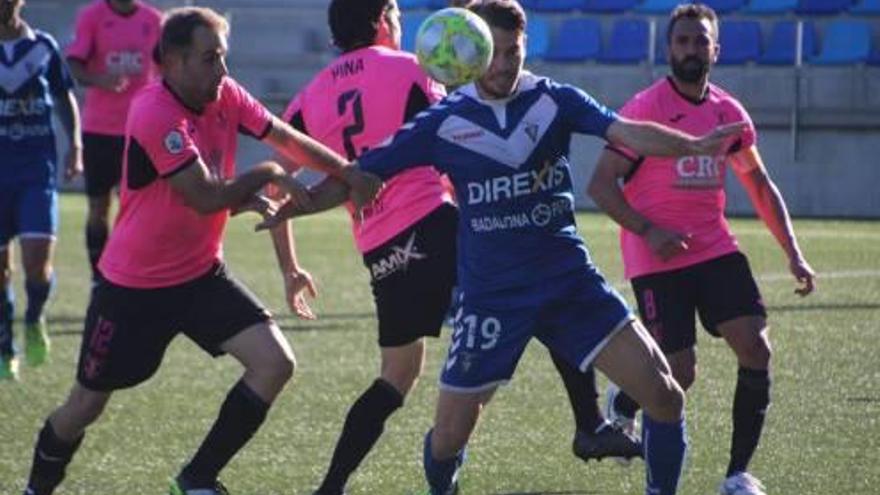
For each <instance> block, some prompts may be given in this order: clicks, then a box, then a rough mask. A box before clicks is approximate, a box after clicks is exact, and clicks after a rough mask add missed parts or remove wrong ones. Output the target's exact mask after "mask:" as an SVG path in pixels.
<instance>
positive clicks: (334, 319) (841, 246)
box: [0, 195, 880, 495]
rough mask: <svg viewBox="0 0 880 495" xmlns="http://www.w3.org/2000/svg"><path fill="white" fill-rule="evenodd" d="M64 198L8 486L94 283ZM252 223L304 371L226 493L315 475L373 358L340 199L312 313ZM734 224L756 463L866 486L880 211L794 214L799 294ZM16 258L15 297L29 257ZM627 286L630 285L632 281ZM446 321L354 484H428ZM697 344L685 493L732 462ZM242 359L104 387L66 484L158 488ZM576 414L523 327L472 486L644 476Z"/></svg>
mask: <svg viewBox="0 0 880 495" xmlns="http://www.w3.org/2000/svg"><path fill="white" fill-rule="evenodd" d="M61 205H62V231H61V234H60V242H59V246H58V253H57V263H56V265H57V274H58V290H57V292H56V293H55V295H54V297H53V300H52V301H51V303H50V306H49V309H48V316H49V321H50V324H51V329H52V331H53V332H54V335H55V336H54V350H53V355H52V361H51V363H50V364H48V365H46V366H44V367H42V368H39V369H29V368H23V370H22V371H23V373H22V381H21V382H19V383H11V382H4V383H0V494H18V493H21V488H22V487H23V484H24V481H25V477H26V475H27V470H28V468H29V465H30V457H31V448H32V442H33V439H34V436H35V434H36V432H37V430H38V429H39V427H40V426H41V423H42V421H43V419H44V418H45V416H46V415H47V414H48V412H49V411H50V410H51V409H52V408H53V407H55V406H56V405H57V404H58V403H59V402H60V401H61V400H62V399H63V398H64V395H65V394H66V392H67V390H68V389H69V387H70V385H71V383H72V382H73V378H74V369H75V364H76V355H77V350H78V348H79V343H80V331H81V325H82V316H83V313H84V310H85V306H86V302H87V296H88V292H89V290H88V287H89V281H88V269H87V263H86V258H85V249H84V247H83V244H84V243H83V239H82V237H83V236H82V223H83V218H84V216H85V200H84V198H83V197H82V196H73V195H66V196H64V197H63V199H62V203H61ZM579 220H580V227H581V231H582V233H583V234H584V236H585V237H586V238H587V240H588V243H589V245H590V248H591V250H592V252H593V254H594V257H595V259H596V261H597V263H598V264H599V266H600V267H602V268H603V270H604V271H605V273H606V274H607V275H608V276H609V278H610V279H611V280H612V281H615V283H616V284H617V286H618V287H621V288H624V289H625V288H626V286H625V285H624V284H623V283H622V276H621V273H622V270H621V263H620V255H619V250H618V248H617V238H616V230H615V228H614V226H613V225H612V224H611V223H610V221H608V220H607V219H606V218H605V217H602V216H598V215H592V214H585V215H581V216H580V217H579ZM254 222H255V217H250V218H243V219H236V220H235V221H234V222H233V223H232V224H231V225H230V228H229V232H228V235H227V242H226V256H227V260H228V262H229V264H230V266H231V267H232V270H233V272H235V273H236V274H237V275H238V276H239V277H240V278H241V279H243V280H244V281H245V282H246V283H247V284H248V285H249V286H250V287H251V288H253V289H254V290H255V292H256V293H257V294H258V295H260V296H261V297H262V298H263V299H264V301H265V302H266V303H267V304H268V305H269V306H270V307H271V308H273V309H274V310H275V311H276V312H277V313H278V314H279V319H280V321H281V323H282V326H283V327H284V330H285V334H286V336H287V338H288V339H290V341H291V342H292V344H293V346H294V349H295V351H296V354H297V358H298V370H297V374H296V376H295V378H294V381H293V383H292V384H291V385H290V386H289V387H288V388H287V389H286V391H285V392H284V393H283V394H282V395H281V397H280V398H279V400H278V402H277V403H276V405H275V407H274V408H273V410H272V411H271V413H270V416H269V419H268V420H267V422H266V424H265V425H264V427H263V429H262V430H261V431H260V432H259V433H258V435H257V436H256V437H255V438H254V440H253V441H252V442H251V444H250V445H249V446H248V447H247V448H246V449H245V450H244V451H243V452H242V453H241V454H240V455H239V456H238V457H237V458H236V459H235V460H234V461H233V462H232V463H231V465H230V466H229V467H228V468H227V469H226V470H225V471H224V476H223V479H224V480H225V482H226V484H227V485H228V486H229V487H230V489H231V490H232V492H233V493H235V494H248V495H264V494H282V493H283V494H309V493H311V489H313V488H314V487H315V486H316V485H317V483H318V482H319V480H320V478H321V476H322V474H323V472H324V469H325V468H326V465H327V463H328V460H329V457H330V454H331V452H332V448H333V445H334V442H335V440H336V437H337V435H338V432H339V430H340V427H341V423H342V420H343V418H344V415H345V413H346V411H347V409H348V407H349V405H350V404H351V402H352V401H353V400H354V399H355V398H356V397H357V396H358V395H359V394H360V393H361V391H362V390H363V389H364V388H365V387H367V386H368V385H369V384H370V383H371V382H372V380H373V379H374V377H375V376H376V374H377V371H378V352H377V348H376V344H375V342H376V333H375V323H374V319H373V306H372V300H371V297H370V291H369V285H368V280H367V273H366V270H364V269H363V268H362V266H361V262H360V258H359V256H357V255H356V254H355V252H354V249H353V247H352V243H351V238H350V237H351V236H350V234H349V230H348V222H347V219H346V218H345V216H344V215H343V213H341V212H332V213H329V214H324V215H321V216H318V217H315V218H311V219H306V220H303V221H300V222H299V223H298V224H297V226H296V229H297V232H298V245H299V252H300V254H301V259H302V262H303V264H304V266H305V267H307V269H309V270H310V271H311V272H312V274H313V275H314V276H315V277H316V278H317V279H318V281H319V283H320V291H321V295H320V298H319V299H318V300H317V301H315V303H314V307H315V308H316V310H317V311H318V312H319V313H320V319H319V320H318V321H316V322H300V321H297V320H295V319H293V318H291V317H289V316H288V315H287V312H286V311H285V308H284V306H283V297H282V296H283V287H282V283H281V280H280V277H279V276H278V274H277V270H276V268H275V262H274V255H273V253H272V251H271V245H270V242H269V238H268V236H266V235H262V234H261V235H256V234H253V233H251V232H250V230H251V225H252V224H253V223H254ZM733 224H734V228H735V231H736V232H737V234H738V235H739V238H740V241H741V244H742V245H743V247H744V249H745V251H746V252H747V253H748V255H749V256H750V259H751V262H752V266H753V269H754V270H755V272H756V274H757V275H758V277H759V283H760V285H761V288H762V291H763V293H764V297H765V301H766V302H767V304H768V307H769V311H770V322H771V326H772V331H771V335H772V338H773V342H774V344H775V382H774V383H775V388H774V393H773V397H774V403H773V406H772V408H771V411H770V414H769V417H768V422H767V425H766V429H765V435H764V439H763V443H762V446H761V448H760V449H759V451H758V454H757V455H756V457H755V459H754V461H753V463H752V471H753V472H754V473H755V474H756V475H757V476H758V477H760V478H761V479H763V480H764V482H765V484H766V485H767V487H768V492H769V493H771V494H779V495H783V494H784V495H795V494H864V495H869V494H877V493H878V492H880V488H878V487H880V462H878V461H880V420H878V415H880V414H878V413H880V355H878V354H880V343H878V338H880V335H878V330H880V223H876V222H873V223H869V222H842V221H798V222H796V228H797V230H798V233H799V235H800V240H801V244H802V246H803V249H804V251H805V253H806V254H807V256H808V259H809V260H810V262H811V263H812V264H813V266H814V267H815V268H816V270H817V271H819V273H820V279H819V285H818V292H817V293H815V294H814V295H812V296H810V297H809V298H807V299H801V298H799V297H797V296H795V295H794V294H793V293H792V289H793V286H794V284H793V281H792V280H791V278H790V277H789V276H788V275H787V263H786V262H785V259H784V257H783V256H782V254H781V251H780V249H779V248H778V247H777V246H776V245H775V243H774V242H773V240H772V238H771V237H770V235H769V234H768V233H767V231H766V230H765V229H764V228H763V226H762V225H761V224H760V223H758V222H756V221H754V220H737V221H734V222H733ZM17 275H18V276H17V278H16V282H17V284H16V287H17V289H18V290H17V293H18V294H19V298H18V300H19V301H20V304H19V308H21V307H22V305H23V299H24V298H23V297H22V296H21V283H20V282H21V278H20V270H19V273H18V274H17ZM625 294H626V295H627V296H631V293H630V292H629V291H628V290H625ZM17 328H18V329H19V332H18V335H20V328H21V327H20V325H19V326H18V327H17ZM447 338H448V332H446V331H444V335H443V336H442V337H441V339H440V340H437V341H432V342H430V350H429V357H428V360H427V363H426V374H425V377H424V378H423V380H422V382H421V384H420V386H419V387H418V388H417V389H416V390H415V392H414V393H413V394H412V395H411V397H409V398H408V400H407V407H405V408H404V409H402V410H400V411H399V412H398V413H397V414H396V415H395V416H394V417H393V418H392V419H391V421H390V422H389V424H388V427H387V429H386V433H385V435H384V437H383V438H382V440H381V441H380V443H379V445H378V447H377V448H376V449H375V450H374V451H373V452H372V454H371V455H370V456H369V457H368V459H367V461H366V462H365V463H364V465H363V466H361V469H360V470H359V471H358V473H357V474H356V475H355V477H354V478H353V481H352V483H351V485H350V489H351V493H352V494H382V495H384V494H399V495H404V494H410V493H414V492H416V491H418V490H423V487H424V484H423V481H422V470H421V450H422V435H423V434H424V432H425V431H426V430H427V428H428V427H429V426H430V423H431V419H432V413H433V406H434V400H435V397H436V377H437V373H438V368H439V366H440V362H441V359H442V357H443V354H444V353H445V347H446V340H447ZM698 357H699V361H700V368H699V377H698V380H697V383H696V385H695V386H694V388H693V389H692V390H691V392H690V394H689V404H688V419H689V424H688V428H689V433H690V444H691V449H690V453H689V458H688V462H687V468H686V472H685V475H684V480H683V484H682V488H681V490H680V493H682V494H709V493H714V490H715V489H716V486H717V483H718V482H719V481H720V479H721V477H722V475H723V474H724V469H725V467H726V464H727V450H728V445H729V435H730V419H729V418H730V414H731V413H730V407H731V400H732V394H733V387H734V381H735V374H736V373H735V372H736V363H735V360H734V359H733V357H732V355H731V353H730V352H729V351H728V350H727V348H726V347H725V346H724V345H723V343H721V342H719V341H713V340H711V339H710V338H708V337H707V334H705V333H701V334H700V336H699V352H698ZM238 374H239V368H238V365H237V364H236V363H235V362H233V361H232V360H231V359H228V358H226V359H218V360H212V359H210V358H209V357H208V356H206V355H204V354H202V353H201V352H200V351H199V350H198V349H197V348H196V347H195V346H194V345H193V344H191V343H190V342H188V341H186V339H178V340H176V341H175V342H174V343H173V344H172V346H171V348H170V349H169V352H168V354H167V355H166V358H165V363H164V366H163V367H162V368H161V369H160V371H159V372H158V373H157V374H156V376H155V377H154V378H153V379H152V380H150V381H149V382H147V383H146V384H145V385H143V386H141V387H140V388H137V389H135V390H133V391H124V392H120V393H118V394H117V395H116V396H115V398H114V400H113V401H112V402H111V403H110V405H109V406H108V409H107V411H106V413H105V415H104V417H103V418H102V421H100V422H99V423H98V424H96V425H95V426H94V427H92V428H91V429H90V430H89V433H88V435H87V436H86V440H85V444H84V447H83V448H82V449H81V451H80V453H79V455H78V456H77V457H76V458H75V460H74V462H73V463H72V465H71V466H70V469H69V470H68V478H67V481H66V482H65V483H64V484H63V485H62V487H61V489H60V490H59V492H58V493H60V494H70V495H72V494H89V495H93V494H97V495H117V494H120V495H121V494H129V493H137V494H161V493H167V479H168V478H169V477H170V476H173V475H174V474H175V473H176V472H177V470H178V469H179V468H180V466H181V465H182V463H184V462H185V461H186V460H187V458H188V456H189V455H191V453H192V452H193V451H194V449H195V448H196V446H197V445H198V443H199V442H200V441H201V439H202V436H203V435H204V433H205V432H206V431H207V428H208V427H209V425H210V423H211V421H212V420H213V418H214V415H215V414H216V411H217V409H218V407H219V405H220V402H221V401H222V400H223V397H224V396H225V394H226V392H227V389H228V388H229V387H230V386H231V385H232V383H233V382H234V381H235V380H236V379H237V376H238ZM602 386H603V388H604V383H602ZM572 425H573V423H572V418H571V414H570V412H569V408H568V404H567V400H566V399H565V394H564V391H563V388H562V386H561V384H560V383H559V380H558V378H557V376H556V374H555V372H554V370H553V367H552V365H551V363H550V360H549V359H548V355H547V352H546V351H545V350H544V349H543V348H542V347H541V346H540V345H533V346H531V347H530V348H529V350H528V351H527V353H526V356H525V357H524V359H523V361H522V362H521V363H520V366H519V369H518V371H517V375H516V378H515V379H514V380H513V382H512V383H511V384H510V385H509V386H507V387H505V388H503V389H502V390H501V391H500V393H499V394H498V395H497V396H496V399H495V400H494V402H493V403H492V404H491V406H490V407H489V408H488V410H487V411H486V414H485V415H484V418H483V421H482V424H481V426H480V428H479V429H478V431H477V433H476V435H475V437H474V439H473V441H472V443H471V446H470V448H471V450H470V455H471V457H470V461H469V462H468V464H467V467H466V470H465V472H464V475H463V488H464V490H463V493H464V494H466V495H485V494H506V495H513V494H519V495H526V494H534V495H537V494H603V495H604V494H639V493H642V490H643V488H642V487H643V476H644V470H643V467H642V464H641V463H640V462H638V463H634V464H633V466H632V467H630V468H628V469H625V468H621V467H619V466H617V465H616V464H614V463H613V462H610V461H606V462H603V463H600V464H596V463H592V464H589V465H585V464H583V463H582V462H580V461H579V460H577V459H576V458H575V457H574V456H573V455H572V454H571V451H570V442H571V437H572V433H573V426H572Z"/></svg>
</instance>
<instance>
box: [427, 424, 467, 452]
mask: <svg viewBox="0 0 880 495" xmlns="http://www.w3.org/2000/svg"><path fill="white" fill-rule="evenodd" d="M469 436H470V428H466V427H464V426H463V425H461V424H457V423H456V422H454V421H441V422H438V423H437V424H435V425H434V437H433V440H432V444H431V451H432V454H433V455H434V457H435V458H436V459H449V458H452V457H454V456H455V455H456V454H458V452H459V451H460V450H461V449H462V448H464V446H465V445H467V441H468V437H469Z"/></svg>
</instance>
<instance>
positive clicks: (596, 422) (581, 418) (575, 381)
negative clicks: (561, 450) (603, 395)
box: [550, 351, 605, 433]
mask: <svg viewBox="0 0 880 495" xmlns="http://www.w3.org/2000/svg"><path fill="white" fill-rule="evenodd" d="M550 357H551V358H552V359H553V364H554V365H555V366H556V371H558V372H559V376H560V377H562V383H563V384H564V385H565V391H566V392H568V401H569V402H570V403H571V412H572V413H573V414H574V422H575V425H577V429H578V430H579V431H583V432H586V433H592V432H594V431H596V429H597V428H599V426H600V425H601V424H602V422H603V421H605V418H603V417H602V413H601V412H600V411H599V404H598V403H597V402H596V401H597V400H598V398H599V394H598V393H597V392H596V373H595V372H594V371H593V367H592V366H590V367H589V368H587V372H586V373H581V372H580V370H579V369H577V368H575V367H574V366H572V365H571V364H570V363H569V362H568V361H566V360H565V359H563V358H562V356H559V355H557V354H556V353H555V352H553V351H550Z"/></svg>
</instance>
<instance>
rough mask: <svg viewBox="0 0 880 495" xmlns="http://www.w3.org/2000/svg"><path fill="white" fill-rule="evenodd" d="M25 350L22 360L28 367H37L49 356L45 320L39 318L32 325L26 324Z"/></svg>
mask: <svg viewBox="0 0 880 495" xmlns="http://www.w3.org/2000/svg"><path fill="white" fill-rule="evenodd" d="M24 336H25V348H24V359H25V361H27V364H28V366H39V365H41V364H43V363H45V362H46V358H47V357H48V356H49V347H50V342H49V332H48V330H47V329H46V320H44V319H42V318H40V319H39V320H37V321H35V322H33V323H26V324H25V329H24Z"/></svg>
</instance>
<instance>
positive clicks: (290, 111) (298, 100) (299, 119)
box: [282, 93, 308, 134]
mask: <svg viewBox="0 0 880 495" xmlns="http://www.w3.org/2000/svg"><path fill="white" fill-rule="evenodd" d="M302 101H303V96H302V93H298V94H297V95H296V96H294V97H293V99H292V100H290V103H288V104H287V108H285V109H284V114H283V115H282V118H283V119H284V121H285V122H287V123H288V124H290V126H291V127H293V128H294V129H296V130H298V131H299V132H301V133H303V134H308V131H307V130H306V122H305V118H303V109H302Z"/></svg>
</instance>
